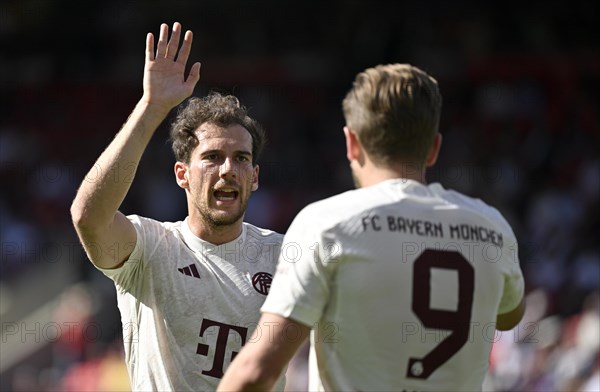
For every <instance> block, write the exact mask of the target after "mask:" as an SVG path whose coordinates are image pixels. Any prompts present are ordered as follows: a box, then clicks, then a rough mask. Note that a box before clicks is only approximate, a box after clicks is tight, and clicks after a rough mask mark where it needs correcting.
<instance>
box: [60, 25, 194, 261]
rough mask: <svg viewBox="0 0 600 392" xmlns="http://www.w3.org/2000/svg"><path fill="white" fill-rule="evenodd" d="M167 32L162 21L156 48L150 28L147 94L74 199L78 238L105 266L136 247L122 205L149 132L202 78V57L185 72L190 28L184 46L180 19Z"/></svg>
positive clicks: (146, 80)
mask: <svg viewBox="0 0 600 392" xmlns="http://www.w3.org/2000/svg"><path fill="white" fill-rule="evenodd" d="M168 36H169V27H168V26H167V25H166V24H163V25H161V27H160V36H159V40H158V44H157V46H156V52H155V50H154V36H153V34H152V33H148V35H147V38H146V61H145V66H144V94H143V96H142V99H141V100H140V101H139V102H138V104H137V105H136V107H135V109H134V110H133V112H132V113H131V115H130V116H129V118H128V119H127V121H126V122H125V124H124V125H123V127H122V128H121V130H120V131H119V133H118V134H117V135H116V137H115V138H114V140H113V141H112V142H111V143H110V145H109V146H108V147H107V148H106V150H104V152H103V153H102V154H101V155H100V157H99V158H98V160H97V161H96V163H95V164H94V166H93V167H92V169H91V170H90V171H89V172H88V174H87V175H86V177H85V179H84V180H83V182H82V184H81V186H80V187H79V189H78V191H77V194H76V196H75V199H74V200H73V204H72V205H71V217H72V220H73V224H74V226H75V229H76V231H77V234H78V236H79V239H80V240H81V243H82V244H83V247H84V249H85V251H86V253H87V254H88V256H89V258H90V260H91V261H92V262H93V263H94V264H95V265H97V266H98V267H101V268H115V267H118V266H119V265H121V264H122V263H123V262H124V261H125V260H127V258H128V257H129V255H130V254H131V252H132V251H133V245H134V244H135V242H136V231H135V228H134V227H133V225H132V223H131V222H130V221H129V220H128V219H127V218H126V217H125V216H124V215H123V214H122V213H121V212H119V211H118V208H119V206H120V205H121V203H122V202H123V200H124V199H125V196H126V195H127V192H128V191H129V188H130V185H131V181H132V179H133V176H134V174H135V172H136V170H137V167H138V164H139V162H140V159H141V157H142V154H143V152H144V150H145V149H146V146H147V145H148V143H149V141H150V138H151V137H152V135H153V134H154V132H155V131H156V129H157V128H158V126H159V125H160V124H161V123H162V121H163V120H164V119H165V118H166V116H167V114H168V113H169V111H170V110H171V109H173V108H174V107H175V106H177V105H178V104H179V103H181V102H182V101H183V100H184V99H186V98H187V97H189V96H190V95H191V94H192V91H193V90H194V86H195V85H196V83H197V82H198V80H199V78H200V63H195V64H194V65H193V66H192V68H191V70H190V73H189V75H188V77H187V80H186V78H185V66H186V63H187V59H188V56H189V53H190V49H191V45H192V33H191V31H188V32H186V34H185V37H184V40H183V44H182V45H181V48H179V41H180V36H181V25H180V24H179V23H175V24H174V25H173V32H172V34H171V38H170V40H169V39H168Z"/></svg>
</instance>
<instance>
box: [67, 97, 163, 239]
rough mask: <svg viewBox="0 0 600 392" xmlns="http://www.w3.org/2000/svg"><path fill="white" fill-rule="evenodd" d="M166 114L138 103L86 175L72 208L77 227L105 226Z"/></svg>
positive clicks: (126, 189)
mask: <svg viewBox="0 0 600 392" xmlns="http://www.w3.org/2000/svg"><path fill="white" fill-rule="evenodd" d="M167 113H168V111H166V110H165V109H164V108H160V107H154V106H152V104H148V103H147V102H146V101H144V100H141V101H140V102H139V103H138V104H137V105H136V107H135V109H134V110H133V112H132V113H131V115H130V116H129V118H128V119H127V121H126V122H125V124H124V125H123V128H121V130H120V131H119V133H118V134H117V135H116V136H115V138H114V140H113V141H112V142H111V143H110V144H109V146H108V147H107V148H106V150H104V152H102V154H101V155H100V157H99V158H98V160H97V161H96V163H95V164H94V166H93V167H92V168H91V169H90V171H89V172H88V173H87V175H86V177H85V178H84V180H83V182H82V183H81V186H80V188H79V190H78V191H77V195H76V196H75V199H74V201H73V204H72V206H71V215H72V219H73V222H74V224H75V225H76V227H78V228H85V227H90V228H92V227H93V228H95V229H101V228H104V227H108V226H109V225H110V223H111V222H112V220H113V219H114V216H115V214H116V212H117V210H118V208H119V206H120V205H121V203H122V202H123V200H124V199H125V196H126V195H127V192H128V191H129V188H130V186H131V183H132V181H133V177H134V175H135V172H136V170H137V167H138V164H139V162H140V159H141V157H142V154H143V153H144V150H145V149H146V147H147V145H148V142H149V141H150V138H151V137H152V135H153V134H154V132H155V130H156V129H157V128H158V126H159V125H160V123H161V122H162V121H163V120H164V119H165V117H166V115H167Z"/></svg>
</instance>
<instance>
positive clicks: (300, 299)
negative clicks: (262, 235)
mask: <svg viewBox="0 0 600 392" xmlns="http://www.w3.org/2000/svg"><path fill="white" fill-rule="evenodd" d="M317 221H318V217H317V216H316V215H315V214H314V213H313V214H311V213H309V211H307V210H306V209H305V210H304V211H302V212H300V213H299V214H298V216H297V217H296V219H294V221H293V222H292V224H291V225H290V227H289V229H288V232H287V234H286V235H285V237H284V239H283V244H282V247H281V253H280V256H279V260H278V264H277V270H276V272H275V277H274V278H273V282H272V284H271V288H270V290H269V295H268V296H267V299H266V300H265V302H264V304H263V306H262V308H261V311H262V312H268V313H274V314H277V315H280V316H282V317H286V318H290V319H293V320H295V321H297V322H300V323H302V324H304V325H306V326H312V325H314V324H315V323H316V322H318V321H319V319H320V318H321V315H322V312H323V309H324V307H325V305H326V304H327V302H328V299H329V293H330V290H331V288H330V286H331V280H332V277H333V274H334V273H335V270H336V267H337V265H338V263H339V262H340V257H339V253H340V249H339V247H338V246H337V244H336V243H335V240H334V238H331V236H330V235H328V234H327V233H326V232H324V231H323V230H322V229H319V228H318V225H316V224H315V223H316V222H317Z"/></svg>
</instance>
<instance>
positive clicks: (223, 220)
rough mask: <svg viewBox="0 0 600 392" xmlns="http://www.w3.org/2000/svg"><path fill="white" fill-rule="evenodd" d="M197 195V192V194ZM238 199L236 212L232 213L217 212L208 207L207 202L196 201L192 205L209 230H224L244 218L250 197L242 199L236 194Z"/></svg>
mask: <svg viewBox="0 0 600 392" xmlns="http://www.w3.org/2000/svg"><path fill="white" fill-rule="evenodd" d="M197 195H199V192H198V193H197ZM238 197H239V198H240V205H239V208H238V209H237V211H234V212H225V211H222V210H218V209H216V208H214V207H210V206H209V205H208V200H202V199H200V200H197V201H196V202H195V203H194V204H195V205H196V208H197V209H198V212H199V213H200V217H201V218H202V221H203V222H204V223H205V224H206V225H207V226H208V227H211V228H215V229H217V228H225V227H227V226H231V225H233V224H235V223H236V222H238V221H239V220H240V219H242V218H243V217H244V214H245V213H246V207H247V206H248V200H249V199H250V195H248V196H245V197H244V198H243V199H242V195H241V194H238Z"/></svg>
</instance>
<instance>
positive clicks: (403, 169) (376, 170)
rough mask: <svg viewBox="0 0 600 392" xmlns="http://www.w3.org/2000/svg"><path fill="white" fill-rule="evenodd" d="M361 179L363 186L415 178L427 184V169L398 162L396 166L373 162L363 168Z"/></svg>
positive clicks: (360, 174)
mask: <svg viewBox="0 0 600 392" xmlns="http://www.w3.org/2000/svg"><path fill="white" fill-rule="evenodd" d="M355 174H359V178H358V179H359V181H360V184H361V186H362V187H367V186H371V185H375V184H378V183H380V182H382V181H387V180H394V179H403V180H413V181H417V182H420V183H422V184H426V183H427V181H426V179H425V170H424V169H423V168H422V167H417V166H415V165H411V164H397V165H394V166H375V165H373V164H372V163H371V164H368V165H366V166H365V167H364V168H362V170H361V173H355Z"/></svg>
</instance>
